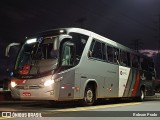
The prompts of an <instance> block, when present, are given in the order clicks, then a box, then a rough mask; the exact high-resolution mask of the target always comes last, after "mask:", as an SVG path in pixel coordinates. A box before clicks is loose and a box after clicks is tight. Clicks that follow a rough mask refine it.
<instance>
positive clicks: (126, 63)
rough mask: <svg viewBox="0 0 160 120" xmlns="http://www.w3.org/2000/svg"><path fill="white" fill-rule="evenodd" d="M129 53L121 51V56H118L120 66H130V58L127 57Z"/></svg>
mask: <svg viewBox="0 0 160 120" xmlns="http://www.w3.org/2000/svg"><path fill="white" fill-rule="evenodd" d="M129 56H130V55H129V53H127V52H125V51H121V55H120V64H121V65H123V66H130V59H129V58H130V57H129Z"/></svg>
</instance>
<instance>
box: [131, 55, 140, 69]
mask: <svg viewBox="0 0 160 120" xmlns="http://www.w3.org/2000/svg"><path fill="white" fill-rule="evenodd" d="M131 61H132V67H134V68H139V59H138V56H137V55H133V54H132V55H131Z"/></svg>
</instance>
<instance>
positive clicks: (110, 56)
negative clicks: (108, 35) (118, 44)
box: [107, 46, 114, 62]
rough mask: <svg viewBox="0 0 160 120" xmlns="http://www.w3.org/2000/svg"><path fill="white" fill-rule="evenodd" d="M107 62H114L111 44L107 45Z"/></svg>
mask: <svg viewBox="0 0 160 120" xmlns="http://www.w3.org/2000/svg"><path fill="white" fill-rule="evenodd" d="M107 58H108V62H114V50H113V48H112V47H111V46H107Z"/></svg>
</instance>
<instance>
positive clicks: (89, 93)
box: [80, 85, 95, 106]
mask: <svg viewBox="0 0 160 120" xmlns="http://www.w3.org/2000/svg"><path fill="white" fill-rule="evenodd" d="M94 102H95V90H94V88H93V87H92V86H90V85H88V86H87V87H86V89H85V92H84V98H83V99H82V100H81V101H80V105H82V106H91V105H93V103H94Z"/></svg>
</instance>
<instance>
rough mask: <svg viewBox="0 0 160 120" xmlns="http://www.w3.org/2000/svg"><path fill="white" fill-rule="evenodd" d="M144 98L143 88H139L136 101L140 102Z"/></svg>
mask: <svg viewBox="0 0 160 120" xmlns="http://www.w3.org/2000/svg"><path fill="white" fill-rule="evenodd" d="M144 98H145V90H144V89H142V88H141V90H140V95H139V96H138V98H137V101H140V102H142V101H144Z"/></svg>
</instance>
